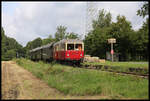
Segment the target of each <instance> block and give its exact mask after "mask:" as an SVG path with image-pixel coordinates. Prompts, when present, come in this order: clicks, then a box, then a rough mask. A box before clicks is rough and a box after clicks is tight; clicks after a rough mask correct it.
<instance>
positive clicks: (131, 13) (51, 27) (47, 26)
mask: <svg viewBox="0 0 150 101" xmlns="http://www.w3.org/2000/svg"><path fill="white" fill-rule="evenodd" d="M96 4H97V8H98V9H105V10H106V11H109V12H110V13H111V14H112V21H114V22H115V21H116V16H117V15H119V14H120V15H124V16H126V18H127V20H128V21H130V22H131V24H132V27H133V29H135V30H137V29H139V28H140V27H141V26H142V23H143V21H145V19H143V18H142V17H139V16H137V15H136V11H137V10H138V9H140V8H141V6H142V4H143V2H96ZM85 21H86V2H2V27H3V28H4V30H5V34H6V35H7V36H9V37H13V38H15V39H16V40H17V41H18V42H19V43H20V44H22V45H23V46H25V45H26V44H27V42H29V41H32V40H34V39H35V38H37V37H40V38H42V39H43V38H47V37H48V36H49V35H52V36H53V37H54V34H55V32H56V28H57V26H59V25H63V26H66V27H67V32H75V33H77V34H79V35H84V33H85Z"/></svg>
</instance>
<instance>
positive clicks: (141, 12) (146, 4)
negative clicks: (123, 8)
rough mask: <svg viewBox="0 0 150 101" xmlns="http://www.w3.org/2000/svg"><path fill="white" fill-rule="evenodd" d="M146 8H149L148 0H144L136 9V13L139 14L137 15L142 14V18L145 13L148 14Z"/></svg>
mask: <svg viewBox="0 0 150 101" xmlns="http://www.w3.org/2000/svg"><path fill="white" fill-rule="evenodd" d="M148 8H149V6H148V2H145V3H144V4H143V6H142V7H141V9H139V10H138V11H137V15H139V16H142V17H143V18H144V17H145V16H146V15H148V13H149V12H148Z"/></svg>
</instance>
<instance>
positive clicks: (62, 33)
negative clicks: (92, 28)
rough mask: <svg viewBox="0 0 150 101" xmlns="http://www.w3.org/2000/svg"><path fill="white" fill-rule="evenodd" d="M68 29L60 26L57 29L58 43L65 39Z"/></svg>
mask: <svg viewBox="0 0 150 101" xmlns="http://www.w3.org/2000/svg"><path fill="white" fill-rule="evenodd" d="M66 29H67V27H65V26H58V27H57V32H56V33H55V38H56V41H60V40H62V39H65V35H66Z"/></svg>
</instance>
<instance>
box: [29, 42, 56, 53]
mask: <svg viewBox="0 0 150 101" xmlns="http://www.w3.org/2000/svg"><path fill="white" fill-rule="evenodd" d="M53 44H54V42H52V43H49V44H47V45H44V46H41V47H37V48H34V49H32V50H30V51H29V52H35V51H37V50H40V49H44V48H48V47H51V46H52V45H53Z"/></svg>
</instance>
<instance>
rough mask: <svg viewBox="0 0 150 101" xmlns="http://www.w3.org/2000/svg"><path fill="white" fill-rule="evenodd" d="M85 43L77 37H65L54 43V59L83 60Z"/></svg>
mask: <svg viewBox="0 0 150 101" xmlns="http://www.w3.org/2000/svg"><path fill="white" fill-rule="evenodd" d="M83 58H84V44H83V42H82V41H81V40H77V39H64V40H61V41H59V42H57V43H55V44H54V46H53V59H55V60H58V61H74V62H83Z"/></svg>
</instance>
